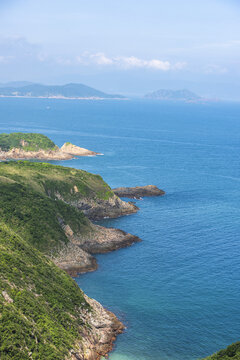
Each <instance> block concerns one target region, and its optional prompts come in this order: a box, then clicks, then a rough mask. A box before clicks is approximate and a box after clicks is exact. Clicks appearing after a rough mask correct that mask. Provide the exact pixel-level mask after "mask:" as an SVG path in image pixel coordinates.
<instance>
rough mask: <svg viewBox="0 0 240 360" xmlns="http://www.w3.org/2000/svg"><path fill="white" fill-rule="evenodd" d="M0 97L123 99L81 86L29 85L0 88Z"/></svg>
mask: <svg viewBox="0 0 240 360" xmlns="http://www.w3.org/2000/svg"><path fill="white" fill-rule="evenodd" d="M0 96H24V97H46V98H49V97H63V98H101V99H106V98H109V99H111V98H124V97H123V96H121V95H112V94H106V93H104V92H102V91H100V90H96V89H94V88H92V87H90V86H86V85H83V84H74V83H73V84H66V85H42V84H29V85H24V86H21V84H17V86H16V85H15V86H11V83H10V84H8V85H7V86H5V87H4V85H1V86H0Z"/></svg>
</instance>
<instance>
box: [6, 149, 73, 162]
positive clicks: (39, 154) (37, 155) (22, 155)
mask: <svg viewBox="0 0 240 360" xmlns="http://www.w3.org/2000/svg"><path fill="white" fill-rule="evenodd" d="M0 159H2V160H8V159H9V160H10V159H16V160H17V159H18V160H23V159H39V160H69V159H72V155H70V154H67V153H63V152H62V151H60V149H56V150H46V151H45V150H39V151H25V150H23V149H19V148H13V149H12V150H10V151H0Z"/></svg>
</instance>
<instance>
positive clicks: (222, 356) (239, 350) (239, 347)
mask: <svg viewBox="0 0 240 360" xmlns="http://www.w3.org/2000/svg"><path fill="white" fill-rule="evenodd" d="M230 359H231V360H240V342H236V343H234V344H232V345H229V346H228V347H227V348H226V349H223V350H220V351H218V352H217V353H216V354H213V355H211V356H208V357H207V358H205V360H230Z"/></svg>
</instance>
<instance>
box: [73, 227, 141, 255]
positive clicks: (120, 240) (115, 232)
mask: <svg viewBox="0 0 240 360" xmlns="http://www.w3.org/2000/svg"><path fill="white" fill-rule="evenodd" d="M71 241H72V242H73V243H74V244H76V245H78V246H80V247H81V249H83V250H84V251H86V252H88V253H90V254H103V253H107V252H110V251H114V250H118V249H121V248H124V247H127V246H131V245H132V244H134V243H136V242H140V241H141V239H140V238H139V237H138V236H135V235H132V234H129V233H126V232H125V231H123V230H119V229H114V228H105V227H103V226H99V225H93V231H92V233H90V234H88V235H85V236H82V235H81V236H79V235H73V236H72V237H71Z"/></svg>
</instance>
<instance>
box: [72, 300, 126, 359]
mask: <svg viewBox="0 0 240 360" xmlns="http://www.w3.org/2000/svg"><path fill="white" fill-rule="evenodd" d="M85 300H86V301H87V302H88V303H89V304H90V306H91V307H92V311H91V312H89V311H88V312H86V313H85V316H84V322H85V323H88V324H89V329H86V328H83V330H82V333H81V336H82V341H81V342H79V343H77V344H76V345H75V347H74V349H72V350H71V351H70V354H69V359H71V360H100V359H101V357H102V356H104V357H105V356H107V355H108V353H109V352H110V351H111V350H112V348H113V343H114V341H115V340H116V337H117V335H118V334H121V333H122V332H123V331H124V325H123V324H122V322H121V321H119V320H118V318H117V317H116V316H115V315H114V314H113V313H111V312H110V311H108V310H106V309H105V308H104V307H103V306H102V305H101V304H100V303H99V302H97V301H96V300H94V299H91V298H89V297H88V296H86V295H85Z"/></svg>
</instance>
